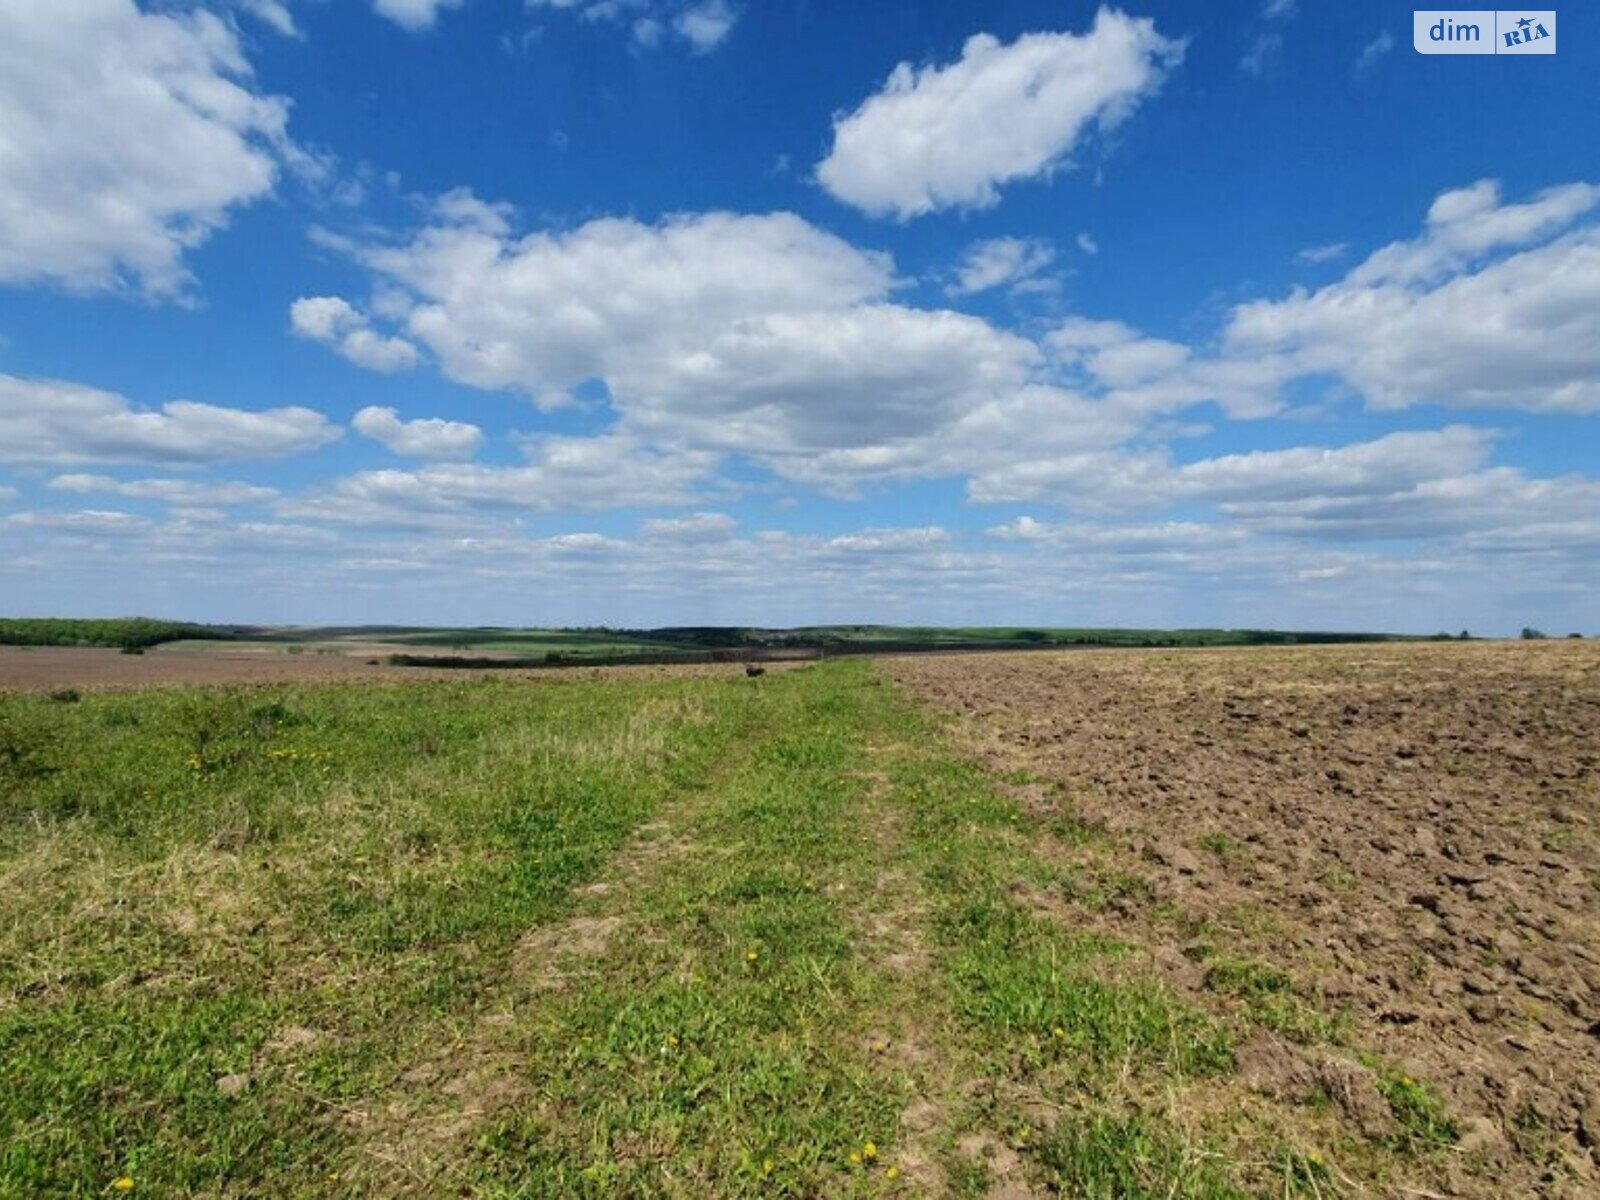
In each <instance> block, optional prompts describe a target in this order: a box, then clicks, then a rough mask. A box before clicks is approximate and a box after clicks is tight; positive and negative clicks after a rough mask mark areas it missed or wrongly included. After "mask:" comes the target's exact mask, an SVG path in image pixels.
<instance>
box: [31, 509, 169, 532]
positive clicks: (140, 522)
mask: <svg viewBox="0 0 1600 1200" xmlns="http://www.w3.org/2000/svg"><path fill="white" fill-rule="evenodd" d="M0 524H3V525H7V526H10V527H11V528H12V529H43V530H47V531H50V532H54V533H75V534H86V535H93V536H97V537H98V536H104V535H107V534H112V535H118V534H120V535H125V536H129V537H131V536H133V535H134V534H137V533H142V532H144V531H146V530H148V529H150V528H151V527H152V522H151V521H150V520H149V519H147V518H145V517H140V516H136V515H135V514H133V513H125V512H117V511H114V510H107V509H95V508H83V509H78V510H76V511H74V512H20V513H14V514H12V515H11V516H9V517H4V518H0Z"/></svg>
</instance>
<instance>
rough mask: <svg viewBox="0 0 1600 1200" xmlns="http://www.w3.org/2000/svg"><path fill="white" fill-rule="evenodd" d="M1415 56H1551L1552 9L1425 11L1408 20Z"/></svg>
mask: <svg viewBox="0 0 1600 1200" xmlns="http://www.w3.org/2000/svg"><path fill="white" fill-rule="evenodd" d="M1412 21H1413V23H1412V41H1413V44H1414V45H1415V46H1416V48H1417V53H1418V54H1554V53H1555V52H1556V13H1555V10H1554V9H1553V8H1542V9H1505V8H1502V9H1492V8H1482V9H1479V8H1429V9H1417V10H1416V11H1415V12H1414V14H1413V18H1412Z"/></svg>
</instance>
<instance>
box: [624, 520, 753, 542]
mask: <svg viewBox="0 0 1600 1200" xmlns="http://www.w3.org/2000/svg"><path fill="white" fill-rule="evenodd" d="M738 528H739V522H738V521H736V520H734V519H733V518H732V517H730V516H728V515H727V514H726V513H715V512H701V513H695V514H693V515H692V516H688V517H653V518H651V519H650V520H648V521H646V522H645V523H644V525H643V529H644V535H645V537H647V538H654V539H656V540H658V541H665V542H681V543H685V544H690V545H699V544H703V543H706V542H723V541H727V540H728V539H729V538H731V537H732V536H733V533H734V530H736V529H738Z"/></svg>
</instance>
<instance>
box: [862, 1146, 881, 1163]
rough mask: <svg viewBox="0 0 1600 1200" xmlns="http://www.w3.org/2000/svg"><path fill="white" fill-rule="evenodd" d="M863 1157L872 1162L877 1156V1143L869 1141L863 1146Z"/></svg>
mask: <svg viewBox="0 0 1600 1200" xmlns="http://www.w3.org/2000/svg"><path fill="white" fill-rule="evenodd" d="M861 1157H862V1158H864V1159H866V1160H867V1161H868V1162H871V1161H872V1160H873V1159H875V1158H877V1157H878V1147H877V1145H876V1144H875V1143H873V1142H868V1143H867V1144H866V1145H865V1146H863V1147H861Z"/></svg>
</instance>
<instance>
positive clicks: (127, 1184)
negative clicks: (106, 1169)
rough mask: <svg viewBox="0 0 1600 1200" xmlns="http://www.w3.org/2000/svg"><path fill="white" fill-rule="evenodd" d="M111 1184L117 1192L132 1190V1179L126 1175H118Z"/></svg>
mask: <svg viewBox="0 0 1600 1200" xmlns="http://www.w3.org/2000/svg"><path fill="white" fill-rule="evenodd" d="M111 1186H112V1187H114V1188H116V1189H117V1191H119V1192H131V1191H133V1180H132V1179H130V1178H128V1176H126V1175H120V1176H118V1177H117V1178H116V1179H113V1180H112V1181H111Z"/></svg>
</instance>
